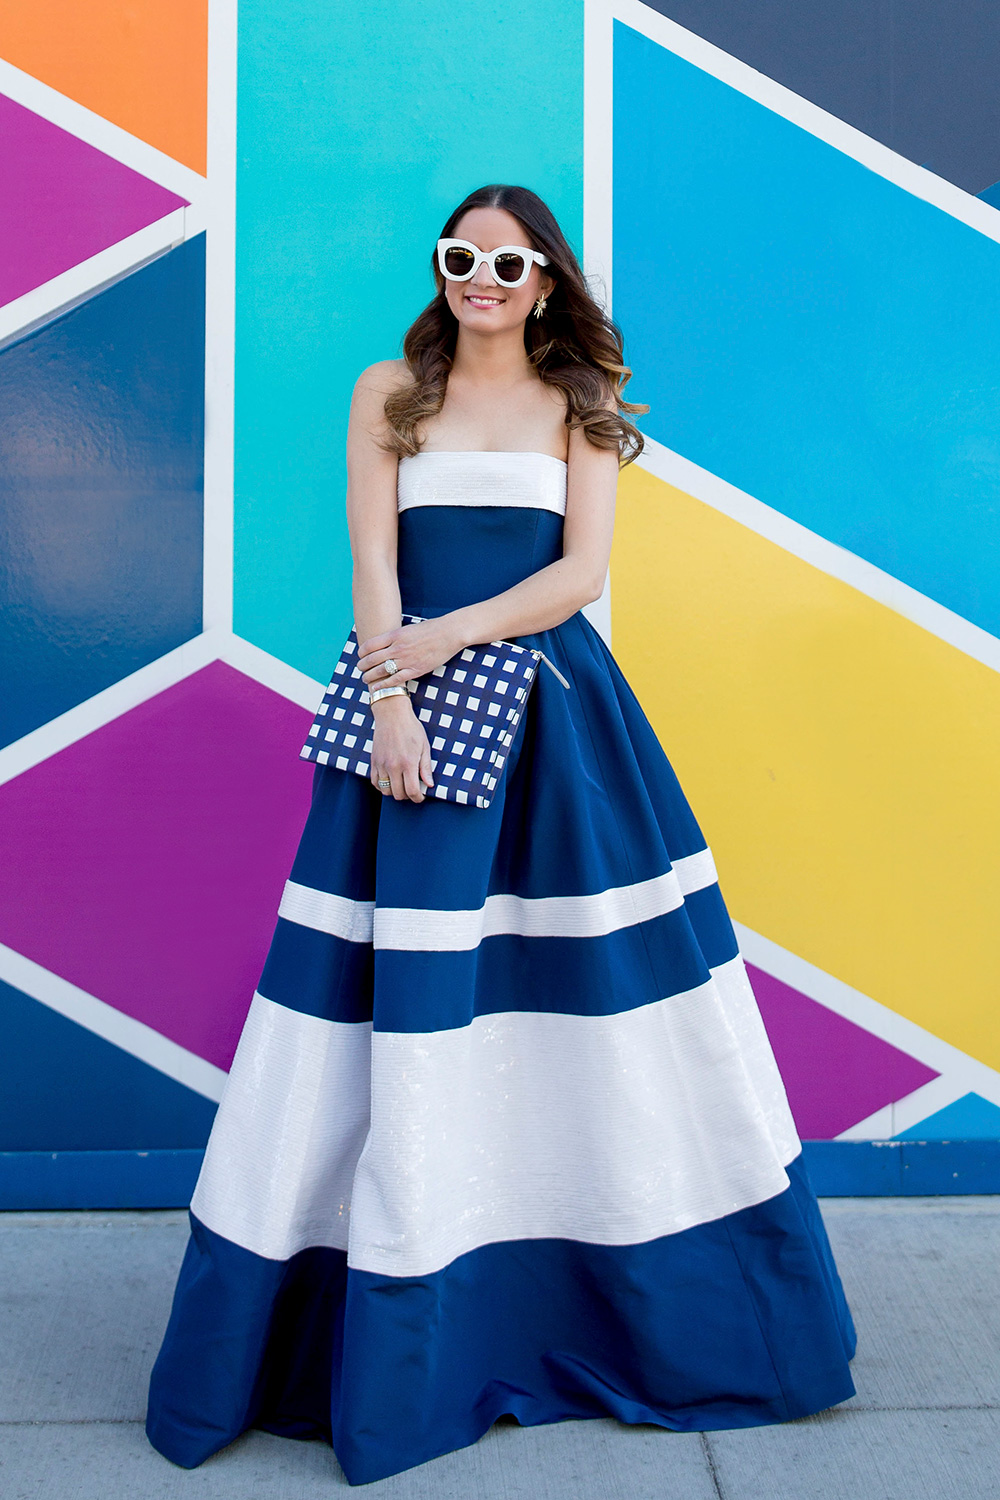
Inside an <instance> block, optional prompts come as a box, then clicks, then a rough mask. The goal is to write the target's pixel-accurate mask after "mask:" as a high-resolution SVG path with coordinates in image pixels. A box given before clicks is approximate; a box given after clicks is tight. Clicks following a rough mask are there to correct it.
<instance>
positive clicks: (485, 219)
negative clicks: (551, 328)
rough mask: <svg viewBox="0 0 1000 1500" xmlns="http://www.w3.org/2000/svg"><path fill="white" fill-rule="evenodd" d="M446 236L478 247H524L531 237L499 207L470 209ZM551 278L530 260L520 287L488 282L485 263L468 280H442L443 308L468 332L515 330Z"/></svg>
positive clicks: (552, 283)
mask: <svg viewBox="0 0 1000 1500" xmlns="http://www.w3.org/2000/svg"><path fill="white" fill-rule="evenodd" d="M449 238H450V239H456V240H468V241H469V243H470V244H472V245H478V246H479V248H480V250H496V249H497V248H498V247H499V246H500V245H524V246H526V247H529V248H530V245H531V238H530V236H529V234H528V233H527V231H526V229H525V228H524V226H523V225H522V223H521V221H520V219H515V218H514V215H513V214H509V213H508V212H507V210H506V209H503V208H470V209H469V211H468V213H464V214H463V215H462V217H461V218H460V219H459V221H458V223H457V224H456V225H455V227H454V229H453V230H452V231H451V234H450V236H449ZM554 286H555V280H554V279H553V277H551V276H550V275H549V274H548V272H547V271H545V270H543V269H542V267H541V266H540V265H539V264H538V262H537V261H535V262H534V263H533V264H532V267H531V272H530V274H529V276H528V279H527V281H526V282H525V283H524V285H523V286H515V287H509V286H504V285H503V284H502V283H500V282H496V281H494V280H493V275H492V273H491V271H490V268H489V266H487V265H486V264H485V263H484V264H482V265H480V266H478V267H477V269H476V274H475V276H473V277H472V279H471V281H446V282H445V284H444V288H445V296H446V297H447V299H448V306H449V307H450V308H451V310H452V312H453V313H454V314H455V317H456V318H457V319H458V321H459V323H461V324H462V325H463V326H464V327H466V328H468V329H469V331H470V332H475V333H499V332H502V331H506V330H507V329H511V328H519V327H520V326H521V324H522V323H523V322H524V320H525V318H526V317H527V316H528V314H529V313H530V312H531V310H532V308H533V306H534V304H535V299H536V298H537V297H539V296H543V295H544V296H548V294H549V292H550V291H551V290H552V288H553V287H554Z"/></svg>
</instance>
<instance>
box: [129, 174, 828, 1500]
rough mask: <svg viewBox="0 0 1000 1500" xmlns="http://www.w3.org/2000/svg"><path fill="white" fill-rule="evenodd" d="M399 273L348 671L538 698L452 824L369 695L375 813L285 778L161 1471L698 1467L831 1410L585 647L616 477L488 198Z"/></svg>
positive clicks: (617, 385) (623, 712)
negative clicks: (592, 1457) (251, 1462)
mask: <svg viewBox="0 0 1000 1500" xmlns="http://www.w3.org/2000/svg"><path fill="white" fill-rule="evenodd" d="M494 252H496V253H494ZM433 264H434V275H435V280H436V285H437V294H436V296H435V297H434V300H433V301H432V302H431V303H430V304H429V306H428V307H427V308H426V309H425V310H424V312H423V313H422V314H421V315H420V317H419V318H418V319H417V320H416V322H415V323H414V324H413V326H412V328H411V329H410V330H409V332H408V333H407V336H406V340H405V343H404V352H405V355H406V358H405V360H389V361H385V362H383V363H380V364H377V365H373V366H371V368H370V369H368V370H366V371H365V372H364V374H363V375H362V376H361V378H360V379H359V381H358V383H357V386H356V389H355V393H354V399H353V403H352V407H351V418H350V430H349V436H348V469H349V489H348V513H349V522H350V534H351V546H352V551H353V556H354V564H355V567H354V609H355V618H356V622H357V636H358V641H359V648H358V649H359V657H358V667H359V669H360V670H361V671H362V672H363V675H364V678H365V681H366V682H367V683H368V684H369V688H370V690H371V691H373V692H374V691H375V689H377V688H389V689H391V688H394V687H396V688H402V686H403V684H404V683H406V682H407V681H409V680H410V679H415V678H418V677H421V676H423V675H424V674H427V673H429V672H433V670H434V669H435V668H437V667H439V666H440V665H441V664H442V663H444V662H446V661H448V660H450V658H452V657H453V656H455V655H456V653H458V652H460V651H461V650H463V649H464V648H467V647H470V646H472V645H477V644H483V643H486V642H490V641H496V640H501V639H508V640H514V641H517V642H518V643H519V644H522V645H527V646H530V647H535V648H538V649H540V650H541V651H542V652H543V653H544V654H545V656H546V657H547V658H549V661H550V663H551V665H552V666H553V668H554V669H555V670H553V671H551V672H550V671H549V670H548V669H547V666H542V667H540V670H539V671H538V674H537V677H536V679H535V681H534V683H533V685H532V687H531V690H530V692H529V694H528V697H527V700H526V707H525V710H524V712H523V714H522V717H521V719H520V721H519V722H518V725H517V730H516V733H515V735H514V739H513V742H512V744H511V746H510V750H509V754H508V758H507V762H506V765H505V766H504V769H503V772H502V774H501V776H500V777H499V779H498V784H497V787H496V790H495V793H494V795H493V797H492V800H491V801H490V803H489V806H488V807H485V808H484V807H469V806H461V805H459V804H458V803H457V802H455V801H451V800H439V799H438V798H436V797H435V795H434V789H435V777H434V770H435V757H434V755H433V753H432V752H433V747H432V746H431V745H430V744H429V743H428V737H427V734H426V732H425V729H424V726H423V723H422V722H421V720H420V719H419V718H418V717H417V715H416V713H415V712H414V709H413V706H412V703H411V700H410V695H409V693H408V691H406V690H405V688H404V689H403V691H401V692H397V693H392V692H389V693H387V694H385V695H381V694H379V695H377V696H376V697H375V698H374V699H373V701H372V704H371V714H372V716H373V719H374V727H373V729H372V730H371V767H370V782H371V784H369V782H368V780H366V779H365V778H364V777H363V776H359V775H355V774H352V772H351V771H349V770H338V769H336V768H335V767H334V766H330V765H325V766H324V765H317V767H316V770H315V773H314V782H313V800H312V806H311V810H310V813H309V817H308V820H307V822H306V826H305V829H304V832H303V835H302V840H301V843H300V845H299V849H298V852H297V854H296V858H295V863H294V865H293V868H292V872H291V877H290V879H289V881H288V882H287V884H286V887H285V892H284V895H283V897H282V902H281V906H280V908H279V915H278V921H277V926H276V929H275V934H274V939H273V942H272V945H271V949H270V952H269V954H268V959H267V963H266V965H265V968H264V971H263V974H262V976H261V981H260V986H259V990H258V992H257V993H256V994H255V996H254V999H253V1004H252V1006H251V1010H250V1014H249V1016H248V1018H247V1023H246V1026H245V1028H244V1032H243V1035H242V1037H241V1040H240V1046H239V1050H238V1052H237V1055H236V1059H235V1061H234V1064H233V1070H232V1073H231V1076H230V1080H229V1083H228V1086H227V1089H226V1093H225V1097H224V1099H223V1101H222V1104H221V1106H220V1109H219V1113H218V1117H217V1119H216V1123H215V1126H214V1128H213V1131H212V1136H211V1140H210V1141H209V1145H208V1150H207V1153H206V1158H205V1165H204V1167H203V1170H202V1173H201V1176H200V1178H199V1181H198V1186H197V1189H196V1192H195V1196H194V1199H193V1202H192V1215H191V1223H192V1233H191V1239H190V1242H189V1245H188V1249H187V1254H186V1257H185V1260H184V1264H183V1267H182V1270H181V1273H180V1279H179V1283H178V1287H177V1292H176V1296H175V1299H174V1307H173V1312H172V1315H171V1319H170V1324H169V1327H168V1329H167V1334H166V1338H165V1340H164V1344H163V1348H162V1350H161V1352H160V1355H159V1358H158V1360H157V1363H156V1367H155V1369H154V1371H153V1377H152V1384H151V1391H150V1407H149V1416H148V1421H147V1432H148V1434H149V1437H150V1440H151V1441H152V1442H153V1443H154V1444H155V1446H156V1447H157V1448H159V1449H160V1451H161V1452H163V1453H164V1454H166V1455H167V1457H169V1458H171V1459H173V1460H174V1461H175V1462H176V1463H179V1464H182V1465H184V1466H185V1467H193V1466H194V1465H196V1464H199V1463H201V1461H202V1460H203V1459H204V1458H206V1457H207V1456H208V1455H209V1454H210V1453H212V1452H214V1451H216V1450H217V1449H219V1448H221V1447H222V1446H224V1445H225V1444H226V1443H228V1442H230V1441H231V1440H232V1439H233V1438H235V1437H236V1436H237V1435H238V1434H239V1433H240V1432H242V1431H244V1430H245V1429H246V1428H248V1427H250V1426H257V1427H262V1428H264V1429H266V1430H267V1431H269V1432H276V1433H283V1434H286V1435H288V1436H290V1437H318V1438H323V1439H326V1440H327V1441H328V1442H332V1444H333V1447H334V1449H335V1451H336V1454H337V1456H338V1458H339V1460H340V1462H341V1465H342V1467H343V1469H344V1472H345V1474H346V1476H347V1478H348V1480H349V1481H350V1482H351V1483H352V1484H362V1483H366V1482H368V1481H371V1480H375V1479H380V1478H384V1477H386V1476H388V1475H391V1474H394V1473H398V1472H400V1471H401V1470H403V1469H406V1468H409V1467H411V1466H413V1465H415V1464H418V1463H422V1462H424V1461H425V1460H427V1459H430V1458H434V1457H435V1456H437V1455H439V1454H442V1453H446V1452H449V1451H452V1450H453V1449H456V1448H460V1447H463V1446H465V1445H467V1444H469V1443H472V1442H474V1441H475V1440H476V1439H477V1438H479V1437H480V1436H481V1435H482V1433H484V1432H485V1431H486V1430H487V1428H488V1427H489V1426H490V1425H491V1424H492V1423H493V1422H494V1421H496V1420H497V1418H498V1417H500V1416H503V1415H505V1414H507V1415H512V1416H513V1417H515V1418H516V1419H517V1420H518V1421H519V1422H521V1423H522V1424H525V1425H527V1424H535V1423H544V1422H553V1421H558V1420H560V1419H564V1418H569V1417H596V1416H608V1415H610V1416H614V1417H617V1418H619V1419H620V1420H622V1421H624V1422H632V1423H635V1422H652V1423H657V1424H659V1425H660V1426H662V1427H667V1428H673V1429H678V1430H706V1429H714V1428H732V1427H747V1426H753V1425H757V1424H763V1423H771V1422H782V1421H785V1420H788V1419H790V1418H794V1417H799V1416H804V1415H806V1414H808V1413H811V1412H816V1411H819V1410H821V1409H824V1408H826V1407H828V1406H831V1405H833V1404H835V1403H836V1402H839V1401H843V1400H845V1399H846V1398H847V1397H848V1396H850V1395H852V1394H853V1392H854V1387H853V1384H852V1381H851V1376H850V1371H849V1368H848V1361H849V1360H850V1358H851V1357H852V1355H853V1353H854V1343H855V1335H854V1328H853V1324H852V1321H851V1315H850V1312H849V1310H848V1307H847V1304H846V1301H845V1299H844V1294H843V1290H842V1288H841V1284H840V1280H839V1277H838V1275H837V1271H836V1267H835V1265H834V1262H833V1258H832V1256H831V1253H830V1248H829V1244H828V1241H827V1238H826V1233H825V1230H824V1227H823V1223H822V1220H821V1218H820V1216H819V1212H818V1209H817V1206H816V1201H815V1198H814V1196H813V1193H812V1191H811V1189H810V1186H809V1183H808V1180H807V1178H806V1176H805V1173H804V1169H803V1166H802V1157H801V1147H800V1143H799V1141H798V1138H797V1136H796V1133H795V1128H794V1126H793V1123H792V1119H791V1116H790V1114H789V1110H788V1104H787V1101H786V1098H785V1093H784V1089H783V1087H782V1084H781V1080H780V1077H779V1075H778V1072H777V1069H776V1067H775V1064H774V1058H773V1055H772V1053H771V1050H770V1047H769V1045H768V1042H767V1037H766V1034H765V1032H764V1029H763V1026H762V1023H761V1020H760V1016H759V1013H758V1011H757V1008H756V1005H755V1003H754V999H753V995H752V993H751V990H750V987H749V984H748V982H747V977H746V972H745V969H744V966H743V961H742V958H741V957H740V954H739V950H738V948H737V944H736V940H735V938H734V935H733V929H732V926H731V924H730V921H729V918H728V916H727V913H726V909H725V907H724V905H723V902H722V898H721V896H720V894H719V887H718V885H717V883H716V876H715V873H714V867H713V864H712V857H711V854H710V853H709V851H708V850H707V848H706V847H705V840H704V838H703V837H702V835H701V833H700V831H699V829H698V826H697V824H696V823H695V820H694V818H693V816H692V814H691V811H690V809H689V808H688V805H687V803H686V801H685V799H684V796H683V794H682V792H681V790H680V788H679V787H678V784H677V782H676V780H675V778H674V776H673V773H672V771H671V769H670V767H669V764H668V762H667V760H666V758H665V756H664V754H663V751H662V750H661V748H660V746H659V744H658V742H657V740H656V737H655V735H654V733H653V730H652V728H651V727H650V725H649V723H648V721H647V720H646V718H645V716H644V715H643V713H642V710H641V709H640V707H639V704H638V702H637V701H636V698H635V696H634V695H633V693H632V692H631V690H630V688H629V687H628V684H627V683H626V681H625V679H624V678H623V676H622V674H621V672H620V670H619V668H618V667H617V665H616V663H615V661H614V658H613V657H612V656H611V654H610V652H609V650H608V649H607V647H606V645H605V644H604V641H603V640H602V638H601V637H600V635H599V634H598V633H597V632H596V631H595V630H594V628H593V626H592V625H591V624H590V623H589V621H588V620H587V618H586V617H585V616H584V614H583V613H582V608H581V607H582V606H583V605H585V604H587V603H588V602H590V601H592V600H595V599H596V598H597V597H598V596H599V594H600V593H601V589H602V585H603V581H604V578H605V575H606V570H607V565H608V557H609V553H610V548H611V536H612V525H613V512H614V503H615V487H616V480H617V476H618V469H619V463H620V461H622V460H623V459H624V460H625V461H628V460H629V459H631V458H634V457H635V456H636V455H637V454H638V452H639V451H640V450H641V446H642V439H641V437H640V435H639V433H638V432H637V431H636V429H635V427H634V426H633V425H632V424H631V423H630V422H629V421H628V419H627V418H626V417H625V416H623V415H622V413H623V412H632V413H634V412H637V411H640V410H645V409H646V408H642V407H637V406H635V405H631V404H629V403H628V402H626V401H625V400H624V399H623V396H622V389H623V387H624V385H625V383H626V381H627V380H628V378H629V376H630V371H628V370H627V369H626V368H625V367H624V365H623V363H622V346H621V339H620V336H619V334H618V331H617V329H616V328H615V327H614V325H613V324H612V323H611V322H610V321H609V320H608V319H607V318H606V317H605V315H604V314H603V313H602V312H601V310H600V309H599V308H598V306H597V305H596V303H595V302H594V301H593V300H592V299H591V297H590V295H589V293H588V291H587V287H586V283H585V281H584V278H583V276H582V274H581V271H580V269H579V266H578V264H577V262H576V260H575V258H574V256H573V253H572V251H571V250H570V248H569V246H568V244H567V243H566V240H565V238H564V237H563V235H562V234H561V232H560V230H559V228H558V225H557V224H556V222H555V220H554V218H553V216H552V214H551V213H550V212H549V210H548V209H547V208H546V206H545V205H544V203H542V201H541V200H540V199H539V198H538V197H536V196H535V194H534V193H531V192H529V191H527V190H526V189H523V188H517V187H506V186H490V187H485V188H481V189H480V190H479V191H478V192H475V193H473V194H471V195H470V197H468V198H467V199H466V200H465V201H464V202H463V203H462V204H460V205H459V207H458V208H457V209H456V210H455V212H454V213H453V214H452V215H451V217H450V219H449V220H448V222H447V223H446V224H445V226H444V229H443V231H442V237H441V240H440V241H439V243H438V247H437V254H436V257H435V260H434V263H433ZM404 612H405V613H407V614H412V615H416V616H419V617H420V619H419V622H418V623H411V624H403V623H402V615H403V613H404ZM650 629H651V630H657V631H659V630H663V632H664V651H665V653H666V654H668V653H669V632H668V630H667V629H666V627H665V625H664V623H663V622H662V621H659V620H655V619H654V620H651V621H650ZM557 673H558V674H559V675H557ZM560 675H561V677H562V678H564V679H565V685H564V683H563V682H562V681H560ZM362 769H363V770H366V769H367V765H366V764H364V765H363V766H362Z"/></svg>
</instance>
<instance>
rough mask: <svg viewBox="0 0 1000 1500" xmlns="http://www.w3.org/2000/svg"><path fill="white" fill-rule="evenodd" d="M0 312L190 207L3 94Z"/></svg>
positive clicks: (0, 116) (0, 99) (0, 117)
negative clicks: (82, 262) (72, 268)
mask: <svg viewBox="0 0 1000 1500" xmlns="http://www.w3.org/2000/svg"><path fill="white" fill-rule="evenodd" d="M0 141H2V142H3V150H2V151H0V306H2V305H4V304H6V303H8V302H12V301H13V300H14V298H15V297H22V296H23V295H24V293H25V292H30V291H32V290H33V288H35V287H36V286H41V285H42V284H43V282H46V281H49V280H51V278H52V277H53V276H58V275H59V274H60V273H61V272H63V271H68V270H69V269H70V267H71V266H76V265H79V263H80V262H81V261H82V260H86V259H87V258H88V257H89V256H91V255H96V254H97V253H98V251H99V250H106V249H107V248H108V246H109V245H115V244H117V243H118V241H119V240H123V239H125V238H126V236H127V235H130V234H135V233H136V232H137V231H138V230H140V229H143V228H145V226H146V225H147V224H152V223H154V222H155V220H157V219H162V218H163V217H164V215H165V214H169V213H172V212H173V210H174V209H175V208H181V207H183V206H184V205H185V204H186V203H187V199H186V198H179V197H178V196H177V195H176V193H171V192H168V191H167V189H166V188H163V187H160V185H159V184H158V183H156V182H150V180H149V178H148V177H142V176H141V175H140V174H139V173H138V172H133V171H132V169H131V167H125V166H123V165H122V164H121V162H118V161H115V160H114V158H113V157H110V156H106V155H105V154H104V152H103V151H98V150H97V149H96V147H94V146H90V145H88V144H87V143H86V142H85V141H80V140H77V138H76V136H73V135H70V134H69V132H68V131H65V130H62V129H60V127H59V126H58V125H53V124H52V123H51V121H49V120H43V119H42V117H41V115H36V114H34V113H33V112H32V111H31V110H30V109H25V108H24V106H23V105H21V104H16V103H15V102H14V100H13V99H8V98H7V97H6V96H5V95H3V94H0Z"/></svg>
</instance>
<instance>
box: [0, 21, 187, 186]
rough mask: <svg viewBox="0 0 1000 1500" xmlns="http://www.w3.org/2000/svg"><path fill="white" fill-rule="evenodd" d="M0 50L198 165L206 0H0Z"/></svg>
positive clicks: (108, 117)
mask: <svg viewBox="0 0 1000 1500" xmlns="http://www.w3.org/2000/svg"><path fill="white" fill-rule="evenodd" d="M0 55H2V56H3V59H4V61H5V62H9V63H13V64H14V66H15V67H18V68H21V69H22V70H23V71H24V72H25V73H30V74H31V75H32V77H33V78H40V79H41V81H42V82H43V83H47V84H48V85H49V87H50V88H54V89H58V91H59V92H60V93H61V94H66V95H68V97H69V98H70V99H75V100H76V102H77V103H78V104H84V105H86V107H87V108H88V109H92V110H93V111H94V113H95V114H98V115H101V116H102V117H103V118H104V119H105V120H111V121H112V123H113V124H115V125H120V126H121V127H122V128H123V129H124V130H127V131H129V132H130V133H131V134H132V135H136V136H138V137H139V139H140V140H143V141H148V142H149V144H150V145H152V146H156V147H158V149H159V150H160V151H164V152H166V154H167V155H168V156H172V157H174V159H175V160H176V161H180V162H184V163H185V165H186V166H189V167H193V168H194V170H195V171H196V172H202V173H204V171H205V134H206V97H207V96H206V90H207V79H208V0H128V3H127V4H123V3H122V0H0Z"/></svg>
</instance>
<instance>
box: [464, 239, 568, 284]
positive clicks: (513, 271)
mask: <svg viewBox="0 0 1000 1500" xmlns="http://www.w3.org/2000/svg"><path fill="white" fill-rule="evenodd" d="M437 258H438V265H439V267H440V268H441V275H442V276H444V277H446V278H447V280H448V281H471V280H472V278H473V276H475V274H476V272H477V271H478V270H479V267H480V266H481V265H482V264H483V262H484V261H485V262H486V264H487V265H488V266H489V268H490V271H491V273H492V276H493V280H494V281H495V282H496V283H497V284H498V285H499V286H523V285H524V283H525V282H526V281H527V279H528V277H529V276H530V275H531V267H532V265H533V264H534V263H535V262H536V261H537V262H538V264H539V265H540V266H547V265H548V263H549V258H548V256H547V255H543V254H542V252H541V251H540V250H529V249H528V247H527V245H498V246H497V248H496V249H495V250H480V248H479V246H478V245H471V244H470V243H469V241H468V240H438V242H437Z"/></svg>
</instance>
